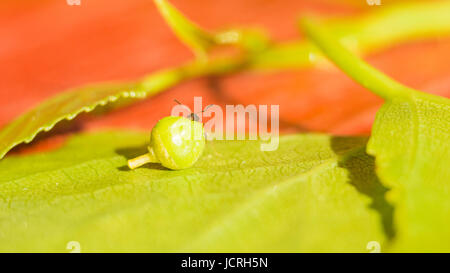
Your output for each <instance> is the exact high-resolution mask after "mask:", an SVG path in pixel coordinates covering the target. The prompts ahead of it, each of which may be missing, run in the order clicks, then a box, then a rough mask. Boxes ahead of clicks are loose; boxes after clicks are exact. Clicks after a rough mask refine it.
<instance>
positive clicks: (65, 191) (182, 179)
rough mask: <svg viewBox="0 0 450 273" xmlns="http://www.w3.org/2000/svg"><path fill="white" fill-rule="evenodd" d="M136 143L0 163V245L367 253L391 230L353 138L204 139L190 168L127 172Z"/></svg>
mask: <svg viewBox="0 0 450 273" xmlns="http://www.w3.org/2000/svg"><path fill="white" fill-rule="evenodd" d="M147 140H148V136H147V135H146V134H142V133H126V132H105V133H97V134H92V135H90V134H88V135H79V136H76V137H73V138H72V139H71V140H70V141H69V142H68V143H67V144H66V146H65V147H63V148H61V149H59V150H57V151H53V152H51V153H47V154H35V155H29V156H10V157H8V158H6V159H4V160H3V161H1V162H0V250H1V251H56V252H65V251H68V250H66V245H67V243H68V242H70V241H77V242H79V243H80V245H81V251H84V252H85V251H357V252H367V251H368V250H366V246H367V243H368V242H369V241H378V242H379V243H380V244H381V245H382V247H384V243H385V242H386V238H389V237H390V236H391V235H392V234H391V232H392V225H391V223H390V215H391V213H392V208H391V207H390V206H389V205H388V204H387V203H386V201H385V200H384V199H383V194H384V192H385V191H386V189H385V188H383V187H382V186H381V184H380V183H379V182H378V180H377V178H376V176H375V175H374V169H373V166H374V162H373V159H372V158H371V157H370V156H368V155H366V154H365V153H364V148H365V143H366V140H365V139H363V138H334V137H330V136H326V135H293V136H285V137H281V138H280V145H279V149H278V150H277V151H274V152H261V151H260V144H261V143H260V142H259V141H222V142H211V143H208V144H207V149H206V151H205V154H204V155H203V156H202V158H201V159H200V160H199V161H198V162H197V163H196V165H194V167H192V168H190V169H187V170H182V171H170V170H166V169H164V168H162V167H161V166H159V165H147V166H146V167H143V168H139V169H136V170H133V171H130V170H128V168H127V167H126V164H127V163H126V159H127V158H130V157H133V156H136V155H138V154H140V153H142V152H144V151H145V144H146V141H147ZM382 250H383V248H382Z"/></svg>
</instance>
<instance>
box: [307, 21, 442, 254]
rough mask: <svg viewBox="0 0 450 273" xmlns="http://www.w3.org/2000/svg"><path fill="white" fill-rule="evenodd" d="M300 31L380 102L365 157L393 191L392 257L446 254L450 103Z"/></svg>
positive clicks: (314, 33) (321, 32)
mask: <svg viewBox="0 0 450 273" xmlns="http://www.w3.org/2000/svg"><path fill="white" fill-rule="evenodd" d="M303 26H304V28H305V30H306V31H307V33H308V35H309V36H310V37H311V39H313V40H314V42H316V43H317V45H318V46H319V47H320V48H321V49H322V50H323V52H324V53H325V54H326V55H327V56H328V57H329V58H330V59H331V60H332V61H333V62H335V63H336V65H337V66H339V67H340V68H341V69H342V70H343V71H344V72H345V73H347V74H348V75H349V76H350V77H351V78H353V79H354V80H355V81H357V82H358V83H360V84H361V85H363V86H364V87H366V88H367V89H369V90H370V91H372V92H373V93H375V94H377V95H379V96H381V97H383V98H384V99H385V100H386V103H385V104H384V105H383V107H382V108H381V109H380V110H379V112H378V113H377V118H376V121H375V123H374V126H373V133H372V136H371V138H370V141H369V144H368V147H367V151H368V153H369V154H372V155H374V156H375V157H376V165H377V174H378V175H379V176H380V178H381V180H382V182H383V183H384V184H385V185H387V186H389V187H391V188H392V192H391V193H390V197H391V200H392V202H393V203H394V204H395V207H396V215H395V224H396V227H397V229H398V232H397V237H396V240H395V244H394V245H393V246H392V250H393V251H414V252H415V251H432V252H434V251H450V233H449V232H448V225H449V224H450V218H449V217H448V216H449V215H450V198H449V193H450V168H449V166H450V165H449V162H450V100H448V99H446V98H442V97H438V96H434V95H431V94H427V93H423V92H420V91H416V90H413V89H411V88H408V87H406V86H404V85H402V84H400V83H398V82H396V81H394V80H393V79H391V78H389V77H388V76H386V75H385V74H383V73H381V72H380V71H378V70H376V69H375V68H373V67H371V66H370V65H369V64H367V63H365V62H364V61H362V60H361V59H359V58H357V57H356V56H355V55H353V54H352V53H351V52H350V51H348V50H347V49H345V48H344V47H343V46H342V45H341V44H340V43H339V42H338V41H337V40H336V39H335V38H334V37H333V36H332V35H331V32H328V31H327V30H326V29H325V28H323V27H322V26H320V25H318V24H316V23H314V21H312V20H308V19H305V20H304V21H303Z"/></svg>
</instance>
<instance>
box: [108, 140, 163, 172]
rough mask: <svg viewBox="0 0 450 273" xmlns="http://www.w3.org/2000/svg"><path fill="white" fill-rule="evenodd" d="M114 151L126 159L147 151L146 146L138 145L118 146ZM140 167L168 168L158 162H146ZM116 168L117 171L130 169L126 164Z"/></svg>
mask: <svg viewBox="0 0 450 273" xmlns="http://www.w3.org/2000/svg"><path fill="white" fill-rule="evenodd" d="M115 152H116V153H117V154H119V155H121V156H123V157H125V158H126V159H127V160H129V159H132V158H135V157H137V156H140V155H143V154H145V153H148V150H147V146H139V147H128V148H119V149H116V150H115ZM141 168H147V169H152V170H163V171H167V170H169V169H167V168H166V167H164V166H162V165H161V164H160V163H148V164H145V165H144V166H142V167H141ZM117 169H118V170H119V171H131V170H130V168H129V167H128V165H125V166H121V167H118V168H117Z"/></svg>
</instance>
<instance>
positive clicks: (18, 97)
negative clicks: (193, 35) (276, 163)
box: [0, 0, 450, 144]
mask: <svg viewBox="0 0 450 273" xmlns="http://www.w3.org/2000/svg"><path fill="white" fill-rule="evenodd" d="M170 2H171V3H172V4H174V5H175V6H176V7H177V8H179V9H180V10H181V11H182V12H183V13H184V14H186V15H187V16H188V17H189V18H190V19H192V20H193V21H195V22H197V23H198V24H199V25H201V26H203V27H205V28H207V29H217V28H224V27H227V26H235V25H246V26H259V27H263V28H265V29H267V30H268V31H269V33H270V34H271V35H272V37H274V39H275V40H277V41H285V40H292V39H298V38H299V37H301V36H302V34H301V33H299V30H298V28H297V26H296V25H297V24H296V22H297V19H298V18H299V16H300V15H301V14H302V13H312V12H314V13H321V14H329V15H355V14H359V13H364V12H370V10H371V9H375V8H383V7H384V6H386V5H389V4H390V3H392V2H394V1H388V0H385V1H382V2H383V5H384V6H383V5H382V6H381V7H373V6H372V7H371V6H368V5H367V4H366V3H365V1H362V0H361V1H352V0H347V1H345V0H340V1H332V0H319V1H317V0H314V1H313V0H282V1H274V0H214V1H204V0H203V1H200V0H171V1H170ZM397 2H398V1H397ZM191 58H192V54H191V52H190V51H189V50H188V49H187V48H186V47H185V46H184V45H183V44H181V43H180V42H179V41H178V39H177V38H176V37H175V36H174V34H172V32H171V30H170V29H169V27H168V26H167V25H166V24H165V23H164V21H163V19H162V17H161V16H160V15H159V14H158V12H157V10H156V8H155V6H154V4H153V2H152V1H151V0H127V1H123V0H81V5H80V6H70V5H68V4H67V1H66V0H39V1H25V0H20V1H12V0H6V1H5V0H4V1H2V2H1V3H0V75H1V81H0V106H1V107H0V126H3V125H4V124H6V123H7V122H9V121H11V120H12V119H13V118H14V117H16V116H18V115H19V114H21V113H23V112H24V111H26V110H28V109H30V108H31V107H33V106H34V105H36V104H38V103H39V102H41V101H42V100H44V99H46V98H48V97H50V96H52V95H54V94H56V93H58V92H61V91H64V90H65V89H67V88H70V87H75V86H78V85H81V84H85V83H91V82H100V81H105V80H127V79H135V78H138V77H141V76H143V75H145V74H148V73H151V72H153V71H157V70H158V69H161V68H165V67H168V66H174V65H178V64H181V63H182V62H184V61H187V60H189V59H191ZM366 59H367V60H368V61H369V62H370V63H371V64H373V65H375V66H376V67H377V68H379V69H380V70H382V71H384V72H386V73H387V74H388V75H390V76H392V77H394V78H395V79H397V80H399V81H400V82H402V83H405V84H407V85H409V86H411V87H414V88H417V89H419V90H423V91H427V92H431V93H435V94H439V95H442V96H450V37H449V38H447V37H436V38H433V39H427V40H423V41H416V42H411V43H405V44H401V45H396V46H394V47H392V48H389V49H386V50H384V51H383V52H379V53H377V54H373V55H370V56H366ZM216 85H217V86H218V88H215V89H213V88H211V84H210V82H209V80H208V79H197V80H193V81H190V82H187V83H184V84H181V85H179V86H177V87H175V88H172V89H170V90H168V91H166V92H164V93H162V94H160V95H158V96H156V97H154V98H151V99H147V100H145V101H142V102H139V103H137V104H135V105H133V106H130V107H127V108H124V109H120V110H118V111H115V112H111V113H108V114H106V115H103V116H100V117H97V116H96V117H95V118H81V119H77V120H76V121H75V123H76V124H77V129H78V130H98V129H104V128H117V127H119V128H130V129H143V130H149V129H150V128H151V127H152V126H153V125H154V124H155V123H156V121H157V120H158V119H159V118H161V117H163V116H167V115H168V114H170V109H171V107H172V106H173V104H174V103H173V99H178V100H179V101H182V102H184V103H186V104H187V105H188V106H192V104H193V97H194V96H202V97H203V104H204V105H206V104H211V103H216V104H219V105H224V104H230V103H233V104H237V103H242V104H250V103H254V104H280V118H281V122H282V123H281V124H282V130H283V131H284V132H293V131H320V132H331V133H334V134H368V133H370V128H371V124H372V122H373V119H374V115H375V112H376V110H377V109H378V107H379V106H380V104H381V103H382V101H381V100H380V99H378V98H377V97H375V96H374V95H372V94H371V93H369V92H367V91H366V90H364V89H363V88H362V87H360V86H358V85H357V84H355V83H353V82H352V81H351V80H350V79H348V78H347V77H346V76H345V75H344V74H342V73H341V72H340V71H338V70H337V69H334V68H330V67H327V68H324V69H318V68H316V69H313V68H308V69H296V70H285V71H279V72H271V73H268V72H265V73H261V72H241V73H238V74H234V75H229V76H225V77H222V78H220V79H219V80H218V82H217V84H216ZM51 141H53V140H51ZM47 144H48V141H47Z"/></svg>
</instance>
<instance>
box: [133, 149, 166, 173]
mask: <svg viewBox="0 0 450 273" xmlns="http://www.w3.org/2000/svg"><path fill="white" fill-rule="evenodd" d="M158 162H159V160H158V158H157V157H156V155H155V154H154V153H153V150H151V151H150V152H148V153H146V154H143V155H140V156H138V157H135V158H133V159H130V160H128V167H129V168H130V169H132V170H133V169H136V168H138V167H140V166H142V165H145V164H147V163H158Z"/></svg>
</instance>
